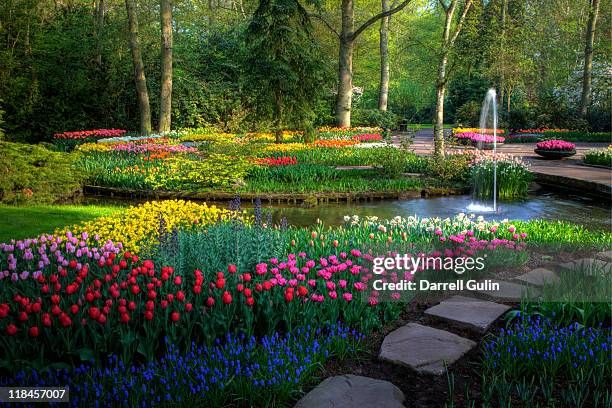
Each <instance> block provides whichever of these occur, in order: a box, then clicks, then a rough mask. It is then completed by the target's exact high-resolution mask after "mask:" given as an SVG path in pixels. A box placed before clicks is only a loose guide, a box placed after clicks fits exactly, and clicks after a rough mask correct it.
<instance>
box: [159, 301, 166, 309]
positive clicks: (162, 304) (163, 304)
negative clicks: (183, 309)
mask: <svg viewBox="0 0 612 408" xmlns="http://www.w3.org/2000/svg"><path fill="white" fill-rule="evenodd" d="M167 307H168V301H167V300H162V301H161V308H162V309H165V308H167Z"/></svg>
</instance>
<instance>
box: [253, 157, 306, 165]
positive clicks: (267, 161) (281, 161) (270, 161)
mask: <svg viewBox="0 0 612 408" xmlns="http://www.w3.org/2000/svg"><path fill="white" fill-rule="evenodd" d="M257 161H258V163H259V164H263V165H266V166H289V165H291V164H297V159H296V158H295V156H294V157H291V156H282V157H263V158H260V159H257Z"/></svg>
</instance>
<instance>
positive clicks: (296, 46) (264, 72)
mask: <svg viewBox="0 0 612 408" xmlns="http://www.w3.org/2000/svg"><path fill="white" fill-rule="evenodd" d="M246 40H247V41H246V42H247V57H246V61H245V62H246V64H245V66H246V71H247V86H248V87H250V88H251V89H252V90H253V92H254V94H255V96H256V106H255V107H256V110H257V113H258V114H259V116H260V117H261V118H263V119H269V120H271V121H272V123H273V126H274V129H275V133H276V141H277V142H280V141H282V131H283V130H284V129H285V127H286V126H287V125H288V123H289V122H290V121H292V122H293V123H292V124H293V125H294V126H300V125H304V124H305V123H304V122H305V121H306V122H307V121H308V120H309V119H310V118H311V117H312V116H313V111H312V108H313V106H314V105H315V102H316V100H317V98H318V96H319V93H320V92H321V88H322V87H321V84H322V83H323V82H324V79H323V68H322V64H321V58H322V57H321V54H320V49H319V46H318V44H317V43H316V42H315V40H314V38H313V37H312V25H311V22H310V17H309V15H308V12H307V11H306V9H304V7H303V6H302V5H301V4H300V2H299V0H259V6H258V7H257V9H256V10H255V12H254V13H253V18H252V20H251V23H250V24H249V26H248V28H247V32H246Z"/></svg>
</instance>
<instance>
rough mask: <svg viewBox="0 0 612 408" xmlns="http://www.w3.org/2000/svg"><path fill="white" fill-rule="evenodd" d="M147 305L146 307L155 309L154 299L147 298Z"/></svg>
mask: <svg viewBox="0 0 612 408" xmlns="http://www.w3.org/2000/svg"><path fill="white" fill-rule="evenodd" d="M145 307H146V309H147V310H153V309H155V303H153V301H152V300H147V304H146V306H145Z"/></svg>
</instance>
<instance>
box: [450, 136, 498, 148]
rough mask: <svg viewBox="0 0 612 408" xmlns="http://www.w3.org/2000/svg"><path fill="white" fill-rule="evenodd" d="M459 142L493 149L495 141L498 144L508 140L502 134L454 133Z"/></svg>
mask: <svg viewBox="0 0 612 408" xmlns="http://www.w3.org/2000/svg"><path fill="white" fill-rule="evenodd" d="M453 137H454V138H455V139H456V141H457V143H458V144H462V145H468V146H475V147H478V148H481V149H485V150H491V149H493V146H494V142H497V144H498V145H500V144H502V143H504V141H505V140H506V139H505V138H503V137H501V136H493V135H484V134H480V133H474V132H461V133H456V134H454V135H453Z"/></svg>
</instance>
